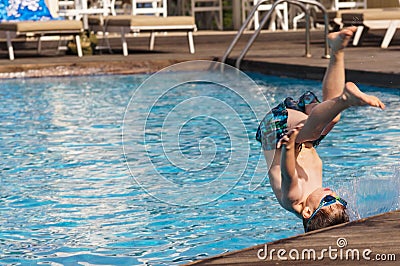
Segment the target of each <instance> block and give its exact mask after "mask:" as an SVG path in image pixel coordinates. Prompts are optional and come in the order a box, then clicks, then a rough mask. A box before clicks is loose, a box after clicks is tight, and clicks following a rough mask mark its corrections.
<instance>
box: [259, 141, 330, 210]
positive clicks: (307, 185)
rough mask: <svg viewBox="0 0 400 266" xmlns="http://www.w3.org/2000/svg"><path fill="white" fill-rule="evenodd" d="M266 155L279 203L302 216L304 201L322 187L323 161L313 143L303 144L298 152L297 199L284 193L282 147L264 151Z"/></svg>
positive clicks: (272, 184)
mask: <svg viewBox="0 0 400 266" xmlns="http://www.w3.org/2000/svg"><path fill="white" fill-rule="evenodd" d="M264 156H265V159H266V161H267V165H268V166H270V167H269V171H268V176H269V181H270V184H271V186H272V190H273V191H274V193H275V195H276V198H277V199H278V202H279V204H280V205H281V206H282V207H283V208H285V209H286V210H288V211H290V212H293V213H295V214H296V215H297V216H299V217H301V214H300V212H301V210H302V206H301V205H300V204H301V203H302V202H304V201H305V200H306V198H307V197H308V195H309V194H311V192H313V191H314V190H315V189H317V188H319V187H322V161H321V159H320V158H319V156H318V154H317V152H316V150H315V148H313V147H312V144H311V143H305V144H302V148H301V150H300V152H298V154H297V159H296V171H297V173H298V179H299V183H298V184H299V190H298V191H299V192H298V193H297V195H295V198H297V200H293V195H291V196H292V197H291V199H289V198H288V197H287V194H286V193H282V175H281V162H280V160H281V149H276V150H269V151H264Z"/></svg>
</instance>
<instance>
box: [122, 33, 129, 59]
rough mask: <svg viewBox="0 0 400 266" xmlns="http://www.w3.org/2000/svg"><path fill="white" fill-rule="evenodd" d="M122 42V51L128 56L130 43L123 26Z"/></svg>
mask: <svg viewBox="0 0 400 266" xmlns="http://www.w3.org/2000/svg"><path fill="white" fill-rule="evenodd" d="M121 42H122V53H123V54H124V56H128V43H127V42H126V38H125V30H124V28H123V27H121Z"/></svg>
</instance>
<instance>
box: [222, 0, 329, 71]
mask: <svg viewBox="0 0 400 266" xmlns="http://www.w3.org/2000/svg"><path fill="white" fill-rule="evenodd" d="M266 1H268V0H261V1H259V2H258V3H257V4H256V5H255V6H254V7H253V9H252V10H251V12H250V14H249V15H248V17H247V19H246V21H245V22H244V23H243V24H242V27H241V28H240V29H239V31H238V33H237V34H236V36H235V38H234V39H233V41H232V42H231V44H230V45H229V47H228V49H227V50H226V52H225V54H224V55H223V57H222V59H221V62H222V63H225V61H226V59H227V58H228V56H229V55H230V53H231V52H232V50H233V48H234V47H235V45H236V44H237V42H238V41H239V39H240V37H241V36H242V35H243V33H244V31H245V30H246V28H247V27H248V25H249V23H250V22H251V20H252V18H253V17H254V14H255V12H256V11H257V9H258V8H259V6H260V5H262V4H263V3H264V2H266ZM284 2H287V3H289V4H293V5H296V6H298V7H300V8H301V9H302V11H303V12H304V13H305V19H306V34H305V39H306V43H305V50H306V51H305V56H306V57H311V53H310V10H309V8H308V7H307V5H313V6H316V7H318V8H319V9H320V10H321V11H322V13H323V15H324V24H325V31H324V34H325V54H324V55H323V56H322V57H323V58H329V57H330V56H329V46H328V41H327V36H328V31H329V18H328V13H327V11H326V9H325V7H324V6H323V5H322V4H321V3H319V2H317V1H314V0H278V1H275V2H274V4H273V5H272V7H271V9H270V10H269V11H268V12H267V13H266V14H265V15H264V16H263V18H262V20H261V22H260V26H259V27H258V29H257V30H255V32H254V33H253V35H252V36H251V38H250V40H249V41H248V42H247V44H246V46H245V47H244V49H243V50H242V52H241V53H240V55H239V57H238V58H237V59H236V64H235V66H236V67H237V68H240V64H241V62H242V60H243V58H244V57H245V56H246V54H247V52H248V51H249V49H250V48H251V46H252V45H253V43H254V42H255V40H256V39H257V37H258V35H259V34H260V32H261V30H262V28H263V27H264V25H265V24H266V23H267V21H268V19H269V18H270V17H271V15H272V14H273V12H274V11H275V8H276V7H277V6H278V5H279V4H282V3H284Z"/></svg>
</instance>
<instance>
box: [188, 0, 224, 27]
mask: <svg viewBox="0 0 400 266" xmlns="http://www.w3.org/2000/svg"><path fill="white" fill-rule="evenodd" d="M201 12H211V16H212V18H214V19H215V21H216V24H217V27H218V29H219V30H223V24H224V21H223V6H222V0H192V7H191V15H192V16H194V17H195V16H196V13H201ZM216 13H218V15H216Z"/></svg>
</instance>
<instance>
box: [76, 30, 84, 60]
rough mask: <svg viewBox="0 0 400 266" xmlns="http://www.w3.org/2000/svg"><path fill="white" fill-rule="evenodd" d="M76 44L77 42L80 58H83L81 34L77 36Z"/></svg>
mask: <svg viewBox="0 0 400 266" xmlns="http://www.w3.org/2000/svg"><path fill="white" fill-rule="evenodd" d="M75 42H76V51H77V52H78V56H79V57H82V56H83V54H82V45H81V37H80V36H79V34H76V35H75Z"/></svg>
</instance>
